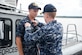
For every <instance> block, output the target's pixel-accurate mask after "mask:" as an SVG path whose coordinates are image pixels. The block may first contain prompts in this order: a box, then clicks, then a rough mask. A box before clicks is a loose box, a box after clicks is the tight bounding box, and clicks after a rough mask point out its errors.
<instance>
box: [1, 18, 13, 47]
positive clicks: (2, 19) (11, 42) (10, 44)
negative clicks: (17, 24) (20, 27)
mask: <svg viewBox="0 0 82 55" xmlns="http://www.w3.org/2000/svg"><path fill="white" fill-rule="evenodd" d="M4 20H9V21H10V23H11V26H10V27H11V41H10V43H9V46H6V45H4V46H1V47H0V48H6V47H11V46H12V44H13V21H12V19H11V18H2V17H0V21H3V22H5V21H4ZM4 30H5V27H4ZM4 36H5V34H4Z"/></svg>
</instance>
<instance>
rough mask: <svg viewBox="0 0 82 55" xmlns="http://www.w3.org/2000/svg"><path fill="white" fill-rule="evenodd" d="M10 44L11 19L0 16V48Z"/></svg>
mask: <svg viewBox="0 0 82 55" xmlns="http://www.w3.org/2000/svg"><path fill="white" fill-rule="evenodd" d="M11 45H12V21H11V20H10V19H7V18H0V48H5V47H9V46H11Z"/></svg>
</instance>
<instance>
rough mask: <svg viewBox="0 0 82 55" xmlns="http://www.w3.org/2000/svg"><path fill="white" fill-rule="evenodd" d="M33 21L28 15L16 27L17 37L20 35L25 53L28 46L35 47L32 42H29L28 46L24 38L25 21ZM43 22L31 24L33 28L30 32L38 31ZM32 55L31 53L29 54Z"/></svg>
mask: <svg viewBox="0 0 82 55" xmlns="http://www.w3.org/2000/svg"><path fill="white" fill-rule="evenodd" d="M27 22H28V23H31V24H32V22H31V21H30V20H29V17H26V18H24V19H22V20H21V21H20V22H19V23H18V24H17V27H16V37H20V38H21V39H22V40H21V41H22V46H23V51H24V54H25V55H27V53H28V51H27V50H28V48H30V45H32V46H33V47H34V45H33V44H32V42H28V46H26V42H25V40H24V35H25V30H26V28H25V23H27ZM42 26H43V24H42V23H38V25H37V26H33V25H31V30H30V31H29V32H28V33H31V32H34V31H36V30H37V29H38V28H39V27H42ZM30 53H31V52H30ZM29 55H30V54H29Z"/></svg>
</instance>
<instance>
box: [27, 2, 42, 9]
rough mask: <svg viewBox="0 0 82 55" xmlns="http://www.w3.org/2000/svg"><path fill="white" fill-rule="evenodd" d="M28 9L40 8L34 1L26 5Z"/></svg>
mask: <svg viewBox="0 0 82 55" xmlns="http://www.w3.org/2000/svg"><path fill="white" fill-rule="evenodd" d="M28 9H39V10H41V8H40V7H38V5H37V4H36V3H31V4H30V5H29V6H28Z"/></svg>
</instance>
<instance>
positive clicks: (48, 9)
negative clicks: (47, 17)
mask: <svg viewBox="0 0 82 55" xmlns="http://www.w3.org/2000/svg"><path fill="white" fill-rule="evenodd" d="M45 12H57V9H56V7H55V6H53V5H52V4H47V5H45V6H44V10H43V13H45Z"/></svg>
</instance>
